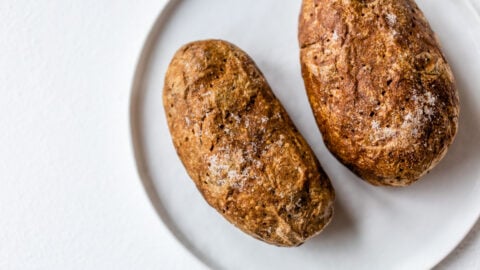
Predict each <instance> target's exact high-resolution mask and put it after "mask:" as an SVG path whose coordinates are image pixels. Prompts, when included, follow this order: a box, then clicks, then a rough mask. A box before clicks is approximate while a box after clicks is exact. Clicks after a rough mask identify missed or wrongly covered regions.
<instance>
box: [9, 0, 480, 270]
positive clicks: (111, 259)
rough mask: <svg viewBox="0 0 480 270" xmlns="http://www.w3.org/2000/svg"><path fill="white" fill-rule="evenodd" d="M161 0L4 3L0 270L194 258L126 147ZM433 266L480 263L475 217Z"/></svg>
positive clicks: (145, 264)
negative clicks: (146, 44)
mask: <svg viewBox="0 0 480 270" xmlns="http://www.w3.org/2000/svg"><path fill="white" fill-rule="evenodd" d="M165 2H166V1H165V0H155V1H153V0H144V1H133V0H115V1H99V0H83V1H72V0H66V1H58V0H57V1H54V0H40V1H27V0H17V1H15V0H1V1H0V269H22V270H23V269H192V268H198V264H197V262H196V260H195V259H194V258H191V257H190V256H189V255H188V253H187V252H186V251H185V249H184V248H183V247H181V246H180V245H178V244H177V243H176V242H175V240H174V238H173V237H172V236H171V235H170V234H169V233H168V231H167V230H166V229H165V228H164V227H163V225H162V223H161V222H160V220H159V219H158V217H157V215H156V213H155V211H154V210H153V208H152V207H151V205H150V202H149V201H148V198H147V196H146V195H145V192H144V190H143V187H142V185H141V183H140V181H139V180H138V176H137V173H136V170H135V167H134V160H133V154H132V150H131V146H130V135H129V122H128V108H129V95H130V84H131V79H132V77H133V73H134V70H135V65H136V61H137V56H138V54H139V52H140V50H141V48H142V45H143V41H144V39H145V37H146V35H147V33H148V31H149V29H150V26H151V25H152V23H153V21H154V20H155V18H156V16H157V15H158V13H159V11H160V10H161V8H162V7H163V5H164V4H165ZM193 266H195V267H193ZM438 268H439V269H480V225H479V224H477V226H476V227H475V229H474V231H472V233H470V235H469V236H468V237H467V239H466V240H464V241H463V243H462V244H461V246H460V247H459V248H458V249H457V250H456V251H455V252H454V253H452V254H451V255H450V256H449V257H448V258H447V259H446V260H445V261H444V262H443V263H442V264H441V265H440V266H439V267H438Z"/></svg>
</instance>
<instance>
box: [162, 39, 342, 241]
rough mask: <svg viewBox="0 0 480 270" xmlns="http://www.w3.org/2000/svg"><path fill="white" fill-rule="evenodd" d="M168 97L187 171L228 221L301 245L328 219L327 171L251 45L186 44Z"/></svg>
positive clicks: (168, 82)
mask: <svg viewBox="0 0 480 270" xmlns="http://www.w3.org/2000/svg"><path fill="white" fill-rule="evenodd" d="M163 103H164V108H165V111H166V115H167V121H168V126H169V129H170V133H171V135H172V139H173V143H174V145H175V148H176V150H177V153H178V156H179V157H180V159H181V161H182V163H183V165H184V166H185V168H186V170H187V172H188V174H189V176H190V177H191V178H192V180H193V181H194V182H195V185H196V186H197V188H198V190H199V191H200V192H201V193H202V195H203V197H204V198H205V200H206V201H207V202H208V203H209V204H210V205H211V206H212V207H213V208H215V209H216V210H217V211H218V212H219V213H220V214H222V215H223V216H224V217H225V218H226V219H227V220H228V221H229V222H231V223H232V224H234V225H235V226H237V227H238V228H239V229H241V230H242V231H244V232H245V233H247V234H249V235H251V236H253V237H255V238H258V239H260V240H263V241H265V242H267V243H270V244H274V245H278V246H298V245H300V244H302V243H303V242H304V241H305V240H306V239H308V238H310V237H312V236H314V235H316V234H317V233H319V232H320V231H321V230H322V229H323V228H324V227H325V226H326V225H327V224H328V223H329V221H330V219H331V218H332V215H333V201H334V197H335V193H334V190H333V188H332V186H331V184H330V181H329V179H328V176H327V175H326V174H325V172H324V171H323V169H322V168H321V167H320V164H319V162H318V160H317V159H316V157H315V155H314V153H313V152H312V150H311V149H310V147H309V146H308V144H307V143H306V141H305V140H304V139H303V137H302V136H301V135H300V133H299V132H298V131H297V130H296V128H295V126H294V125H293V123H292V121H291V120H290V118H289V116H288V115H287V112H286V111H285V109H284V108H283V107H282V105H281V104H280V102H279V101H278V100H277V99H276V97H275V96H274V94H273V92H272V90H271V89H270V87H269V85H268V83H267V81H266V80H265V78H264V77H263V75H262V73H261V72H260V71H259V70H258V68H257V67H256V65H255V63H254V62H253V61H252V60H251V59H250V57H249V56H248V55H247V54H246V53H244V52H243V51H241V50H240V49H239V48H237V47H235V46H234V45H232V44H230V43H227V42H225V41H220V40H206V41H197V42H193V43H190V44H187V45H185V46H183V47H182V48H180V49H179V50H178V51H177V53H176V54H175V56H174V57H173V60H172V61H171V63H170V66H169V68H168V71H167V74H166V78H165V86H164V91H163ZM172 180H173V179H172Z"/></svg>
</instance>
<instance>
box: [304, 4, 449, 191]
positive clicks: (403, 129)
mask: <svg viewBox="0 0 480 270" xmlns="http://www.w3.org/2000/svg"><path fill="white" fill-rule="evenodd" d="M298 37H299V43H300V48H301V49H300V61H301V66H302V75H303V78H304V82H305V87H306V90H307V95H308V98H309V101H310V104H311V107H312V111H313V113H314V115H315V118H316V120H317V124H318V126H319V128H320V130H321V132H322V135H323V139H324V142H325V144H326V146H327V147H328V149H329V150H330V151H331V152H332V153H333V154H334V155H335V156H336V158H337V159H338V160H339V161H341V162H342V163H343V164H345V165H346V166H347V167H348V168H350V169H351V170H352V171H353V172H354V173H356V174H357V175H358V176H360V177H361V178H363V179H364V180H366V181H368V182H370V183H371V184H373V185H387V186H406V185H410V184H411V183H413V182H415V181H416V180H418V179H419V178H420V177H422V176H423V175H425V174H426V173H427V172H428V171H430V170H431V169H432V168H433V167H434V166H435V165H436V164H437V163H438V162H439V161H440V160H441V159H442V158H443V156H444V155H445V154H446V152H447V149H448V147H449V146H450V144H451V143H452V142H453V140H454V137H455V135H456V133H457V129H458V116H459V100H458V93H457V90H456V88H455V81H454V77H453V75H452V71H451V69H450V66H449V65H448V63H447V61H446V59H445V57H444V55H443V54H442V52H441V49H440V45H439V42H438V40H437V38H436V36H435V34H434V33H433V31H432V30H431V28H430V26H429V24H428V22H427V20H426V18H425V17H424V15H423V13H422V12H421V11H420V9H419V8H418V7H417V5H416V4H415V2H414V1H412V0H369V1H367V0H363V1H361V0H336V1H334V0H303V3H302V10H301V14H300V18H299V36H298Z"/></svg>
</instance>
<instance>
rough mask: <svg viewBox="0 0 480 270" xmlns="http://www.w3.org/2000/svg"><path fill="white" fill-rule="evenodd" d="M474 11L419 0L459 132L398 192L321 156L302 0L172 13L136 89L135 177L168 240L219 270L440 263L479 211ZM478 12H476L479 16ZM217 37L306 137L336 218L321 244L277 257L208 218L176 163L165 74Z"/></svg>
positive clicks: (145, 56)
mask: <svg viewBox="0 0 480 270" xmlns="http://www.w3.org/2000/svg"><path fill="white" fill-rule="evenodd" d="M477 4H478V3H477V2H469V1H466V0H465V1H461V0H460V1H459V0H455V1H453V0H422V1H419V5H420V6H421V8H422V9H423V10H424V12H425V14H426V16H427V17H428V18H429V20H430V23H431V25H432V27H433V28H434V30H435V31H436V32H437V34H438V35H439V37H440V40H441V41H442V43H443V47H444V51H445V54H446V55H447V58H448V59H449V61H450V63H451V65H452V67H453V70H454V73H455V75H456V78H457V80H458V86H459V90H460V97H461V106H462V107H461V109H462V110H461V118H460V129H459V134H458V137H457V140H456V142H455V143H454V145H453V146H452V147H451V149H450V151H449V153H448V155H447V156H446V158H445V159H444V161H443V162H441V164H440V165H439V166H438V167H437V168H436V169H435V170H433V171H432V172H431V173H430V174H429V175H428V176H426V177H425V178H424V179H423V180H422V181H420V182H419V183H417V184H415V185H413V186H411V187H408V188H403V189H394V188H378V187H373V186H370V185H369V184H366V183H364V182H363V181H361V180H360V179H358V178H357V177H356V176H354V175H353V174H352V173H351V172H350V171H348V170H347V169H346V168H345V167H343V166H342V165H341V164H340V163H339V162H338V161H337V160H335V159H334V158H333V157H332V155H331V154H330V153H329V152H328V151H327V149H326V148H325V146H324V144H323V142H322V140H321V136H320V133H319V131H318V129H317V126H316V124H315V122H314V119H313V116H312V114H311V111H310V108H309V105H308V102H307V98H306V94H305V91H304V86H303V81H302V78H301V74H300V65H299V61H298V58H299V57H298V55H299V51H298V45H297V18H298V13H299V8H300V0H296V1H286V0H284V1H279V0H261V1H260V0H242V1H238V0H236V1H234V0H203V1H193V0H191V1H189V0H183V1H175V2H174V3H169V4H168V5H167V7H166V9H165V10H164V11H163V12H162V13H161V15H160V16H159V18H158V20H157V22H156V24H155V25H154V27H153V29H152V31H151V33H150V36H149V37H148V39H147V41H146V44H145V48H144V50H143V52H142V56H141V58H140V61H139V65H138V68H137V73H136V76H135V80H134V85H133V94H132V104H131V105H132V107H131V121H132V135H133V143H134V149H135V153H136V159H137V164H138V169H139V172H140V175H141V178H142V181H143V183H144V184H145V187H146V190H147V192H148V194H149V196H150V198H151V200H152V203H153V204H154V205H155V207H156V209H157V210H158V213H159V215H160V216H161V218H162V220H163V221H164V223H165V224H166V226H168V227H169V228H170V230H171V231H172V233H173V234H174V235H175V236H176V237H177V239H178V240H179V241H181V242H182V243H183V244H184V245H185V246H186V247H187V248H188V249H189V250H190V251H191V253H192V255H193V256H197V257H198V258H199V259H200V260H201V261H203V262H204V263H205V264H206V265H207V266H209V267H211V268H216V269H298V268H301V269H425V268H429V267H433V266H434V265H436V264H437V263H438V262H439V261H440V260H441V259H442V258H444V257H445V256H446V255H447V254H448V253H449V252H450V251H452V249H453V248H454V247H455V246H456V245H457V244H458V243H459V242H460V240H461V239H462V238H463V237H464V236H465V235H466V233H467V232H468V231H469V229H470V228H471V227H472V225H473V224H474V222H475V221H476V220H477V218H478V216H479V213H480V182H479V177H480V129H479V122H480V109H479V108H480V89H479V85H480V45H479V43H478V42H477V41H479V40H480V35H479V34H480V32H479V31H480V20H479V17H478V12H476V11H475V9H474V6H475V5H477ZM477 8H478V6H477ZM207 38H221V39H225V40H229V41H231V42H233V43H235V44H237V45H238V46H239V47H240V48H242V49H243V50H245V51H246V52H247V53H249V54H250V55H251V56H252V57H253V59H254V60H255V61H256V63H257V64H258V66H259V67H260V69H261V70H262V71H263V72H264V74H265V76H266V78H267V80H268V81H269V82H270V84H271V86H272V88H273V90H274V92H275V94H276V95H277V97H278V98H279V99H280V100H281V101H282V103H283V104H284V106H285V107H286V109H287V111H288V112H289V113H290V115H291V117H292V119H293V120H294V122H295V123H296V125H297V126H298V128H299V130H300V131H301V132H302V133H303V135H304V136H305V137H306V139H307V140H308V142H309V143H310V145H311V146H312V148H313V149H314V151H315V153H316V154H317V156H318V158H319V160H320V162H321V163H322V165H323V167H324V168H325V170H326V171H327V173H328V174H329V175H330V177H331V179H332V182H333V184H334V186H335V189H336V191H337V201H336V205H335V216H334V219H333V221H332V223H331V224H330V225H329V226H328V227H327V229H326V230H325V231H324V232H323V233H322V234H320V235H319V236H318V237H315V238H314V239H312V240H310V241H308V242H307V243H306V244H304V245H303V246H301V247H298V248H278V247H274V246H270V245H267V244H265V243H263V242H260V241H258V240H255V239H253V238H252V237H250V236H247V235H245V234H244V233H242V232H241V231H239V230H238V229H236V228H235V227H234V226H232V225H231V224H229V223H228V222H227V221H226V220H224V219H223V218H222V217H221V216H220V215H219V214H218V213H217V212H216V211H215V210H214V209H212V208H210V207H209V206H208V205H207V203H206V202H205V201H204V200H203V198H202V197H201V195H200V193H199V192H198V191H197V190H196V188H195V186H194V184H193V182H192V181H191V180H190V179H189V177H188V176H187V174H186V173H185V170H184V168H183V167H182V165H181V163H180V160H179V159H178V157H177V155H176V154H175V150H174V148H173V145H172V143H171V138H170V135H169V132H168V129H167V125H166V120H165V116H164V111H163V107H162V97H161V94H162V88H163V80H164V74H165V71H166V68H167V66H168V64H169V62H170V60H171V58H172V56H173V54H174V52H175V51H176V50H177V49H178V48H179V47H180V46H181V45H183V44H184V43H187V42H189V41H193V40H198V39H207Z"/></svg>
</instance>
